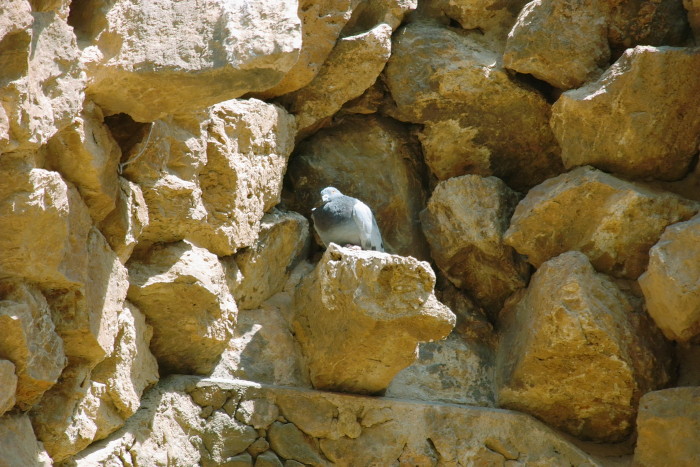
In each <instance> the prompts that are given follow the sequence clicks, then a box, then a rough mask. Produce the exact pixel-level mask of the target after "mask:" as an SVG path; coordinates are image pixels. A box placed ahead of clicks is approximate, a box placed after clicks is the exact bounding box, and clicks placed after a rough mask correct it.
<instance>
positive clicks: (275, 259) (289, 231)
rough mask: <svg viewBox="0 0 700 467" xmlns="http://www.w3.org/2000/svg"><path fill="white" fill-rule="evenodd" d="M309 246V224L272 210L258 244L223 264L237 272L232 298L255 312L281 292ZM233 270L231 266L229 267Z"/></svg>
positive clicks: (266, 219)
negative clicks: (238, 273) (232, 263)
mask: <svg viewBox="0 0 700 467" xmlns="http://www.w3.org/2000/svg"><path fill="white" fill-rule="evenodd" d="M308 243H309V222H308V221H307V220H306V218H305V217H304V216H302V215H301V214H297V213H295V212H284V211H279V210H276V209H273V210H272V211H270V212H269V213H268V214H265V215H264V216H263V218H262V220H261V222H260V235H259V237H258V241H257V242H256V243H255V244H254V245H253V246H251V247H249V248H246V249H243V250H241V251H239V252H238V253H237V254H236V255H235V256H234V257H232V258H231V259H230V260H227V259H224V260H223V261H225V262H226V263H230V262H231V261H233V262H234V264H235V267H236V268H237V269H238V270H239V271H240V276H241V278H240V280H237V281H236V284H235V286H234V287H232V290H233V296H234V297H235V298H236V304H237V305H238V307H239V308H240V309H242V310H251V309H255V308H258V307H259V306H260V305H261V304H262V302H264V301H265V300H267V299H268V298H270V297H271V296H272V295H274V294H276V293H277V292H279V291H281V290H282V288H283V287H284V284H285V282H287V279H288V278H289V273H290V272H291V270H292V269H293V268H294V267H295V266H296V265H297V263H298V262H299V261H300V260H301V257H302V256H303V254H304V252H305V251H306V250H307V248H308ZM232 266H233V265H232Z"/></svg>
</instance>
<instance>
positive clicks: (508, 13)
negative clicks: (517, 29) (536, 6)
mask: <svg viewBox="0 0 700 467" xmlns="http://www.w3.org/2000/svg"><path fill="white" fill-rule="evenodd" d="M525 3H527V2H526V1H524V0H507V1H505V2H504V1H494V0H477V1H463V0H433V1H431V2H426V3H425V4H422V5H421V7H422V9H423V11H422V13H423V14H425V15H427V16H436V13H438V12H439V13H441V14H443V15H445V16H446V17H448V18H449V19H451V20H453V21H456V22H457V23H459V25H460V26H461V27H462V28H464V29H479V30H481V31H482V32H483V33H484V34H489V33H491V34H494V35H497V34H498V35H500V34H503V32H504V31H506V32H507V30H508V29H510V28H511V27H512V26H513V23H514V22H515V17H516V16H517V14H518V11H520V9H521V8H522V6H523V5H524V4H525Z"/></svg>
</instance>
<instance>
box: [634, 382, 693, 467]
mask: <svg viewBox="0 0 700 467" xmlns="http://www.w3.org/2000/svg"><path fill="white" fill-rule="evenodd" d="M637 431H638V433H639V435H638V436H639V437H638V439H637V447H636V449H635V450H634V465H637V466H640V467H651V466H653V465H678V466H688V467H690V466H692V465H696V464H697V463H698V462H700V446H699V445H698V443H697V440H698V438H700V387H686V388H672V389H664V390H663V391H654V392H649V393H647V394H645V395H644V397H642V399H641V400H640V401H639V416H638V417H637Z"/></svg>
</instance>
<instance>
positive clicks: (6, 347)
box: [0, 280, 66, 410]
mask: <svg viewBox="0 0 700 467" xmlns="http://www.w3.org/2000/svg"><path fill="white" fill-rule="evenodd" d="M0 329H2V339H0V358H2V359H5V360H9V361H10V362H12V363H13V364H14V368H13V372H12V373H13V374H15V373H16V375H17V385H16V392H17V394H16V396H15V392H14V390H13V393H12V399H13V401H14V402H16V403H17V405H18V406H19V407H20V408H21V409H23V410H26V409H28V408H29V407H31V406H32V405H33V404H34V403H36V402H37V401H39V399H41V396H42V395H43V394H44V392H45V391H46V390H47V389H49V388H50V387H51V386H53V385H54V384H56V382H57V381H58V378H59V376H61V372H62V371H63V367H64V366H65V365H66V356H65V354H64V351H63V341H62V340H61V338H60V337H59V336H58V334H57V333H56V330H55V327H54V324H53V321H51V311H50V310H49V305H48V304H47V303H46V300H45V299H44V296H43V295H42V294H41V291H39V289H38V288H37V287H36V286H33V285H30V284H26V283H23V282H21V281H17V280H4V281H2V282H0ZM12 405H14V403H13V404H12Z"/></svg>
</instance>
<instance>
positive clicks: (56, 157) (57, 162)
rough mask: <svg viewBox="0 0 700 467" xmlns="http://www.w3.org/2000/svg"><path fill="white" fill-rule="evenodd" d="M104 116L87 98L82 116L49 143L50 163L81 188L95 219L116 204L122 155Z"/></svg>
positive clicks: (100, 217)
mask: <svg viewBox="0 0 700 467" xmlns="http://www.w3.org/2000/svg"><path fill="white" fill-rule="evenodd" d="M103 120H104V116H103V115H102V111H101V110H100V108H99V107H97V106H96V105H95V104H94V103H93V102H91V101H86V102H85V106H84V108H83V111H82V113H81V114H80V116H78V117H77V118H76V119H75V120H74V121H73V123H71V124H70V125H69V126H67V127H66V128H64V129H63V130H62V131H61V132H59V133H58V134H57V135H56V136H54V137H53V138H52V139H51V140H50V141H49V144H48V154H49V155H48V159H49V160H48V163H47V167H48V168H51V169H53V170H57V171H58V172H60V173H61V174H62V175H63V176H64V177H65V178H66V179H67V180H68V181H70V182H71V183H73V184H74V185H75V186H76V187H77V188H78V191H79V192H80V195H81V196H82V198H83V200H84V201H85V204H87V206H88V209H89V210H90V216H92V219H93V221H95V222H99V221H101V220H102V219H104V218H105V217H106V216H107V215H108V214H109V213H110V212H111V211H112V210H113V209H114V207H115V205H116V199H117V190H118V186H119V181H118V175H117V166H118V164H119V159H120V158H121V155H122V154H121V150H120V148H119V145H118V144H117V142H116V141H115V140H114V138H113V137H112V135H111V133H110V132H109V130H108V129H107V127H106V126H105V125H104V123H103Z"/></svg>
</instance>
